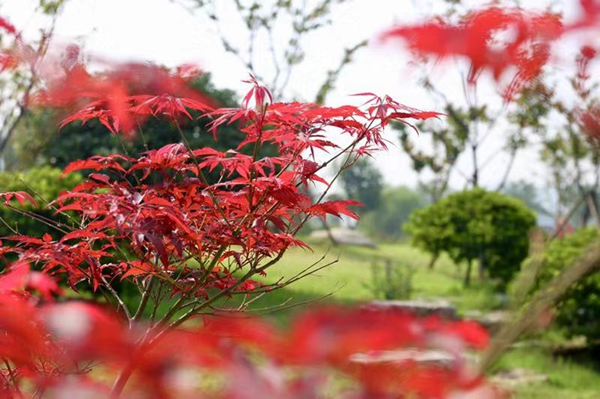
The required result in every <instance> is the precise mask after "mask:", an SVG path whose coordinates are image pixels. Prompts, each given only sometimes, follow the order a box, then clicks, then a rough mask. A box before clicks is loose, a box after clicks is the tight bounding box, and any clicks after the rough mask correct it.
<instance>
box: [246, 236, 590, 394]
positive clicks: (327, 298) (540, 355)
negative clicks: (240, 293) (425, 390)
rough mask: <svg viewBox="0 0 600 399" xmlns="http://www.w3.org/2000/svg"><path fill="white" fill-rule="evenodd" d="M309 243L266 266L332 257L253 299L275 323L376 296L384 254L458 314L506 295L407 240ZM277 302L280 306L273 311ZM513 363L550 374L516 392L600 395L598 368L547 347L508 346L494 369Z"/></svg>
mask: <svg viewBox="0 0 600 399" xmlns="http://www.w3.org/2000/svg"><path fill="white" fill-rule="evenodd" d="M311 245H312V248H313V251H308V250H303V249H293V250H291V251H289V252H288V253H287V254H286V255H285V257H284V258H283V259H282V260H281V261H280V262H279V263H278V264H276V265H275V266H273V267H272V268H271V269H270V270H269V272H268V275H267V277H266V278H265V279H264V281H265V282H274V281H279V280H281V279H283V280H285V279H288V278H291V277H293V276H295V275H297V274H298V273H300V272H302V271H303V270H304V269H306V267H308V266H310V265H311V264H314V263H315V262H318V261H319V260H321V261H320V263H319V264H320V265H326V264H327V263H329V262H335V263H333V264H331V265H329V266H327V267H325V268H324V269H322V270H320V271H318V272H317V273H315V274H313V275H310V276H308V277H306V278H304V279H302V280H299V281H297V282H295V283H293V284H292V285H290V286H288V287H285V288H283V289H281V290H277V291H274V292H270V293H268V294H266V295H264V296H263V297H261V298H259V299H257V300H256V301H255V302H253V303H252V306H251V309H252V310H253V311H254V312H256V313H258V314H268V315H269V316H270V317H272V318H273V319H274V320H275V322H276V323H277V322H278V323H285V322H286V321H287V320H288V318H289V316H290V314H293V312H294V311H297V310H305V309H306V308H307V307H311V306H318V305H319V304H328V303H338V304H357V303H361V302H365V301H369V300H373V299H376V296H375V293H373V292H372V290H371V289H370V286H371V285H372V284H371V281H372V271H371V268H372V265H373V264H374V263H376V262H379V264H380V265H381V264H383V262H384V261H385V260H389V261H390V262H392V263H393V264H394V265H399V266H400V265H402V266H404V267H410V268H412V270H413V272H414V274H413V279H412V283H413V295H412V299H433V300H436V299H444V300H448V301H450V302H451V303H452V304H453V305H455V306H456V307H457V309H458V311H459V314H462V313H464V312H466V311H469V310H479V311H487V310H493V309H497V308H500V307H501V306H502V304H503V302H504V301H505V298H503V297H502V296H501V295H497V294H494V292H493V289H492V288H491V286H490V285H489V283H486V282H480V281H478V279H477V277H476V271H474V276H473V284H472V286H471V287H469V288H464V287H463V280H462V279H463V272H464V266H463V268H458V267H457V266H456V265H454V264H453V263H452V262H451V261H450V260H449V259H447V258H443V257H442V258H440V259H439V261H438V262H437V263H436V265H435V268H434V269H433V270H430V269H429V268H428V267H427V265H428V263H429V259H430V258H429V255H427V254H424V253H422V252H421V251H420V250H418V249H415V248H412V247H410V246H408V245H405V244H382V245H379V246H378V247H377V248H376V249H370V248H361V247H329V246H326V245H323V244H316V243H311ZM277 307H282V308H283V310H277V311H274V310H275V309H276V308H277ZM529 338H531V337H529ZM536 339H539V337H536ZM541 339H543V337H542V338H541ZM514 368H525V369H530V370H535V371H539V372H542V373H544V374H546V375H547V376H548V381H547V382H540V383H534V384H526V385H524V386H522V387H520V388H518V389H517V390H516V391H515V397H516V398H544V399H550V398H573V399H579V398H600V373H599V371H598V370H597V369H594V368H593V367H592V366H590V365H585V364H580V363H577V362H574V361H571V360H568V359H561V358H557V359H555V358H553V356H552V355H551V353H550V351H549V350H547V349H543V348H521V349H515V350H512V351H509V352H508V353H507V354H506V355H505V356H504V358H502V359H501V361H500V362H499V363H498V364H497V366H496V370H503V369H514Z"/></svg>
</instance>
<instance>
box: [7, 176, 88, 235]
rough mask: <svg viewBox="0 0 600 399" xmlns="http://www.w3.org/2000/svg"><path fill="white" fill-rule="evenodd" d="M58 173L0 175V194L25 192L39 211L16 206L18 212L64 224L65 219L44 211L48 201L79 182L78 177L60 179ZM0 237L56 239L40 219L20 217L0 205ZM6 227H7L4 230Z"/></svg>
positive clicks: (28, 206) (19, 214) (47, 209)
mask: <svg viewBox="0 0 600 399" xmlns="http://www.w3.org/2000/svg"><path fill="white" fill-rule="evenodd" d="M60 174H61V170H60V169H56V168H51V167H41V168H32V169H30V170H29V171H27V172H23V173H16V172H2V173H0V191H2V192H7V191H26V192H28V193H30V194H31V195H32V196H33V197H34V198H35V199H36V201H37V202H38V204H39V206H40V207H39V208H37V209H34V208H33V206H31V205H27V206H19V209H23V210H26V211H31V212H34V213H35V214H36V215H38V216H40V217H42V218H48V219H51V220H56V221H61V222H66V220H65V218H64V217H60V218H59V217H57V216H55V215H54V210H52V209H51V208H49V207H47V206H46V205H47V201H51V200H53V199H54V198H56V197H57V196H58V194H59V193H60V192H62V191H65V190H68V189H71V188H73V187H74V186H75V185H77V184H78V183H80V182H81V181H82V179H81V177H80V176H79V175H77V174H70V175H68V176H65V177H63V178H61V177H60ZM0 217H1V218H2V220H4V221H5V222H6V223H3V222H2V221H1V220H0V237H5V236H10V235H13V234H14V232H15V231H16V232H18V233H19V234H25V235H29V236H32V237H41V236H42V235H43V234H44V233H50V234H51V235H54V236H55V235H56V232H57V230H56V229H54V228H52V227H51V226H49V225H48V224H46V223H44V222H42V221H40V220H39V219H35V218H32V217H30V216H27V215H23V214H21V213H19V212H17V211H15V210H12V209H9V208H7V207H5V206H1V205H0ZM6 224H8V225H9V226H10V227H9V226H7V225H6Z"/></svg>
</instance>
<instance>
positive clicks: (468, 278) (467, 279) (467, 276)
mask: <svg viewBox="0 0 600 399" xmlns="http://www.w3.org/2000/svg"><path fill="white" fill-rule="evenodd" d="M472 266H473V262H472V261H471V260H470V259H469V261H468V262H467V271H466V273H465V287H468V286H469V285H471V267H472Z"/></svg>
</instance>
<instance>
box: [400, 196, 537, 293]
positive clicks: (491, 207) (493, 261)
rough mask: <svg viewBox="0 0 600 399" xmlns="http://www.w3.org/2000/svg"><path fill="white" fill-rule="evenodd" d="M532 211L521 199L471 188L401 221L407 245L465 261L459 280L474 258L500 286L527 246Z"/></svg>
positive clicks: (468, 273)
mask: <svg viewBox="0 0 600 399" xmlns="http://www.w3.org/2000/svg"><path fill="white" fill-rule="evenodd" d="M535 221H536V218H535V214H534V213H533V212H532V211H531V210H530V209H528V208H527V207H526V206H525V205H524V204H523V203H522V202H521V201H519V200H517V199H514V198H510V197H507V196H504V195H502V194H498V193H493V192H487V191H485V190H483V189H473V190H468V191H462V192H459V193H455V194H452V195H450V196H448V197H446V198H443V199H441V200H440V201H438V202H437V203H435V204H433V205H430V206H428V207H427V208H423V209H420V210H417V211H415V212H413V214H412V215H411V217H410V220H409V222H408V223H407V224H406V225H405V226H404V229H405V231H406V232H407V233H409V234H410V235H411V240H412V243H413V245H415V246H417V247H420V248H422V249H423V250H424V251H426V252H429V253H430V254H432V255H433V256H434V257H437V256H439V254H441V253H442V252H446V253H447V254H448V255H449V256H450V258H451V259H452V260H453V261H454V262H455V263H457V264H459V263H461V262H467V265H468V266H467V270H466V271H465V285H468V284H469V282H470V279H471V265H472V262H473V261H475V260H477V261H478V262H479V267H480V273H481V275H482V276H483V275H484V274H487V275H488V276H489V277H490V278H492V279H494V280H495V281H496V282H497V283H498V288H499V289H501V290H504V289H505V288H506V284H507V283H508V282H509V281H510V280H511V278H512V277H513V276H514V275H515V273H516V272H517V271H518V270H519V269H520V267H521V262H522V261H523V260H524V259H525V258H526V257H527V254H528V252H529V231H530V230H531V229H532V228H533V227H534V226H535Z"/></svg>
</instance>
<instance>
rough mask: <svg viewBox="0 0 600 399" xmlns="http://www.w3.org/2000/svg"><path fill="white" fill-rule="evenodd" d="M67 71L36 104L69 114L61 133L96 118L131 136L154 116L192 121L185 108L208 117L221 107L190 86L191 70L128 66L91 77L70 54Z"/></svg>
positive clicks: (187, 68) (72, 53)
mask: <svg viewBox="0 0 600 399" xmlns="http://www.w3.org/2000/svg"><path fill="white" fill-rule="evenodd" d="M63 66H64V67H65V76H63V77H61V78H59V79H53V80H51V81H50V82H49V83H48V86H49V88H48V89H47V90H46V91H44V92H43V93H40V94H39V96H38V99H37V102H38V104H40V105H43V106H51V107H58V108H63V109H65V110H68V111H69V112H70V116H69V117H67V118H66V119H65V120H64V121H63V122H62V124H61V127H62V126H64V125H66V124H67V123H70V122H72V121H75V120H81V121H82V122H83V123H85V122H87V121H88V120H89V119H95V118H97V119H98V120H99V121H100V122H101V123H102V124H103V125H104V126H106V127H107V128H108V129H109V130H110V131H111V132H113V133H117V132H121V133H124V134H128V135H131V134H134V132H135V129H136V128H137V127H138V126H140V125H141V124H142V123H143V119H144V118H146V117H148V116H150V115H152V116H166V117H169V118H172V119H175V120H178V119H179V118H180V117H181V116H187V117H189V118H192V116H191V115H190V113H189V112H188V110H187V109H186V108H189V109H193V110H196V111H200V112H206V111H208V110H211V109H212V108H213V107H214V106H216V105H217V104H216V102H215V101H214V100H212V99H211V98H209V97H208V96H206V95H204V94H203V93H200V92H199V91H197V90H193V89H191V88H190V87H189V86H188V79H189V77H190V76H195V73H191V70H192V69H193V67H192V66H190V65H187V66H184V67H182V68H179V69H178V70H177V71H176V73H171V72H169V71H168V70H166V69H164V68H159V67H157V66H154V65H146V64H136V63H130V64H122V65H117V66H116V68H113V69H112V70H110V71H108V72H104V73H101V74H95V75H92V74H90V73H89V72H88V71H87V70H86V68H85V66H84V65H83V64H81V63H80V62H79V61H78V50H71V51H70V56H69V59H68V60H67V61H65V62H64V63H63Z"/></svg>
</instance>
